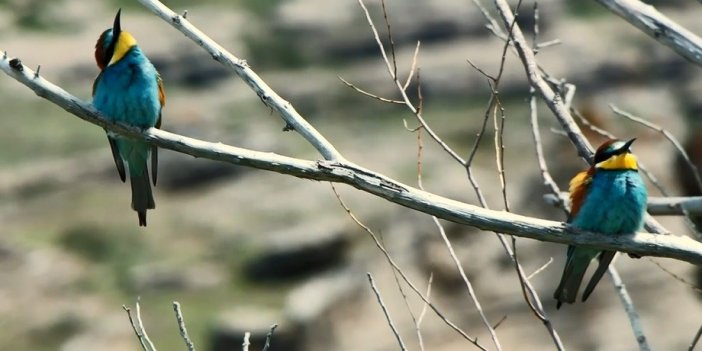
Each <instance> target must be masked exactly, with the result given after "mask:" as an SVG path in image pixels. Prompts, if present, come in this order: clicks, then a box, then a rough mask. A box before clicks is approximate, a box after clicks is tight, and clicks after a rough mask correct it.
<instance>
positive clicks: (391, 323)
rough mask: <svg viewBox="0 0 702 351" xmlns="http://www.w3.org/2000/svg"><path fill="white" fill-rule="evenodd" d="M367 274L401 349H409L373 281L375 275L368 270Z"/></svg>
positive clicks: (403, 350)
mask: <svg viewBox="0 0 702 351" xmlns="http://www.w3.org/2000/svg"><path fill="white" fill-rule="evenodd" d="M366 275H367V276H368V282H369V283H370V286H371V289H373V293H374V294H375V298H376V299H378V304H380V308H381V309H382V310H383V314H384V315H385V319H387V321H388V325H390V329H392V333H393V334H395V338H396V339H397V343H398V344H400V349H401V350H402V351H405V350H407V347H405V343H404V342H403V341H402V337H401V336H400V333H398V332H397V328H395V323H393V322H392V318H391V317H390V314H389V313H388V309H387V307H385V303H383V298H382V297H381V296H380V292H379V291H378V288H377V287H376V286H375V282H374V281H373V275H371V274H370V272H367V273H366Z"/></svg>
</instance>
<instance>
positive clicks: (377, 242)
mask: <svg viewBox="0 0 702 351" xmlns="http://www.w3.org/2000/svg"><path fill="white" fill-rule="evenodd" d="M331 187H332V191H334V195H335V196H336V199H337V200H338V201H339V205H341V207H342V208H343V209H344V211H346V213H347V214H348V215H349V217H351V220H352V221H353V222H354V223H356V224H357V225H358V226H359V227H361V228H362V229H363V230H364V231H365V232H366V233H368V235H370V237H371V239H373V242H374V243H375V246H376V247H377V248H378V249H379V250H380V251H381V252H382V253H383V255H384V256H385V259H387V261H388V263H389V264H390V266H392V268H393V269H394V270H395V271H396V272H397V273H399V274H400V276H401V277H402V279H403V280H404V281H405V283H407V285H408V286H409V287H410V288H411V289H412V291H414V292H415V294H417V296H419V297H420V298H421V299H422V301H424V303H425V304H426V305H428V306H429V307H430V308H431V309H432V311H434V313H435V314H436V315H437V316H438V317H439V318H440V319H441V320H442V321H444V323H446V325H448V326H449V327H451V329H453V330H454V331H456V332H457V333H458V334H460V335H461V336H462V337H463V338H465V339H466V340H468V341H470V342H471V343H472V344H473V345H475V346H476V347H478V348H479V349H481V350H484V351H487V349H486V348H485V347H483V346H482V345H481V344H479V343H478V338H475V337H471V336H470V335H468V334H466V332H464V331H463V330H461V328H459V327H458V326H456V324H455V323H453V322H451V321H450V320H448V319H447V318H446V317H445V316H444V314H443V313H441V311H439V309H438V308H437V307H436V306H434V304H433V303H432V302H431V301H429V297H428V296H424V295H423V294H422V293H421V292H420V291H419V289H417V287H416V286H414V284H413V283H412V281H410V280H409V278H408V277H407V275H406V274H405V272H404V271H402V269H400V267H399V266H398V265H397V264H396V263H395V260H393V259H392V257H390V253H388V251H387V250H386V249H385V247H384V246H383V244H382V243H381V242H380V240H378V237H377V236H376V235H375V233H373V231H372V230H371V229H370V228H368V226H366V225H365V224H363V222H361V221H360V220H359V219H358V218H357V217H356V215H354V214H353V212H351V209H350V208H349V207H348V206H346V203H345V202H344V200H343V199H342V198H341V195H340V194H339V192H338V191H337V190H336V187H335V186H334V184H331Z"/></svg>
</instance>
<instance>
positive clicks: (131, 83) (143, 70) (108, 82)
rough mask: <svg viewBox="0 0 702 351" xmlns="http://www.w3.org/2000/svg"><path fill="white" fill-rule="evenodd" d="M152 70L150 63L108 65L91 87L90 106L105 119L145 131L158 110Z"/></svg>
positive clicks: (156, 83)
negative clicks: (93, 93)
mask: <svg viewBox="0 0 702 351" xmlns="http://www.w3.org/2000/svg"><path fill="white" fill-rule="evenodd" d="M156 77H157V76H156V71H155V69H154V68H153V66H152V65H151V64H150V63H146V64H145V63H142V64H135V63H132V62H128V61H124V62H118V63H117V64H114V65H112V66H108V67H107V68H106V69H105V70H104V71H103V73H102V76H101V78H100V80H99V82H97V85H96V87H95V95H94V96H93V105H94V106H95V108H97V109H98V110H99V111H100V112H102V113H103V114H104V115H105V117H106V118H107V119H108V120H111V121H115V122H122V123H126V124H129V125H133V126H137V127H141V128H148V127H153V126H155V125H156V122H157V120H158V118H159V115H160V111H161V103H160V101H159V95H158V82H157V80H156Z"/></svg>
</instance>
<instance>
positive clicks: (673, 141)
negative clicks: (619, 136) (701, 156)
mask: <svg viewBox="0 0 702 351" xmlns="http://www.w3.org/2000/svg"><path fill="white" fill-rule="evenodd" d="M609 107H610V108H611V109H612V111H614V113H616V114H617V115H619V116H622V117H624V118H626V119H628V120H631V121H634V122H636V123H638V124H641V125H642V126H644V127H646V128H649V129H652V130H655V131H657V132H659V133H661V134H663V136H664V137H665V138H666V139H668V141H669V142H670V143H671V144H673V147H675V150H677V151H678V153H679V154H680V156H682V158H683V159H684V160H685V163H686V164H687V167H688V168H689V169H690V172H691V173H692V175H693V176H694V177H695V182H696V183H697V189H698V190H700V191H702V178H700V172H699V171H698V170H697V167H695V165H694V164H693V163H692V160H690V156H688V155H687V152H685V148H683V146H682V145H681V144H680V142H679V141H678V139H676V138H675V136H674V135H673V134H672V133H671V132H669V131H668V130H666V129H664V128H663V127H661V126H659V125H657V124H655V123H651V122H649V121H647V120H645V119H643V118H641V117H638V116H634V115H632V114H631V113H629V112H626V111H624V110H622V109H620V108H617V106H614V105H612V104H610V105H609Z"/></svg>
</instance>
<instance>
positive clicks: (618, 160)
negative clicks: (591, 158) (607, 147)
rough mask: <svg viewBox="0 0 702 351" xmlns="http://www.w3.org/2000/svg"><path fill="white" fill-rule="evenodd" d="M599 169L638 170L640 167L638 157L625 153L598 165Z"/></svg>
mask: <svg viewBox="0 0 702 351" xmlns="http://www.w3.org/2000/svg"><path fill="white" fill-rule="evenodd" d="M596 167H597V168H599V169H610V170H616V169H633V170H638V169H639V167H638V165H637V163H636V156H634V155H633V154H631V153H628V152H625V153H623V154H621V155H616V156H612V157H610V158H608V159H606V160H604V161H602V162H600V163H598V164H597V165H596Z"/></svg>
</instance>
